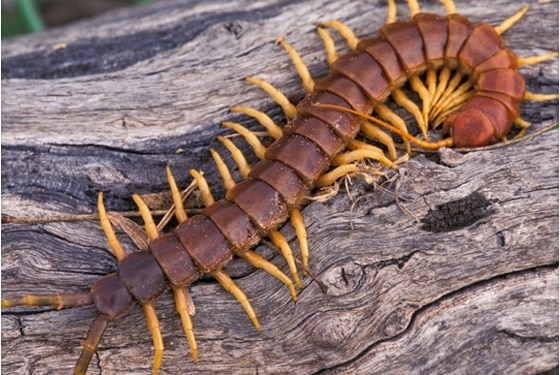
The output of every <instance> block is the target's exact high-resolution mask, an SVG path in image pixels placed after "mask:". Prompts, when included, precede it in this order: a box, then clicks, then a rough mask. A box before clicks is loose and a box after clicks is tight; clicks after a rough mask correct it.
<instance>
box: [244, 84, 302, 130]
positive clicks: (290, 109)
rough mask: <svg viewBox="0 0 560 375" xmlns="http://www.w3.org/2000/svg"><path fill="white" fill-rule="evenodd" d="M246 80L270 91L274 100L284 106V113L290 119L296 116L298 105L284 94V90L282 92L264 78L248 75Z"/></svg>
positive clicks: (267, 91)
mask: <svg viewBox="0 0 560 375" xmlns="http://www.w3.org/2000/svg"><path fill="white" fill-rule="evenodd" d="M246 80H247V82H250V83H252V84H255V85H257V86H259V87H260V88H261V89H263V90H264V91H266V93H268V94H269V95H270V96H271V97H272V99H274V101H275V102H276V103H277V104H278V105H279V106H280V107H282V110H283V111H284V114H285V116H286V118H287V119H288V120H292V119H294V118H295V117H296V115H297V110H296V106H295V105H293V104H292V103H290V101H289V100H288V98H287V97H286V95H284V94H282V92H280V90H278V89H277V88H276V87H274V86H272V85H271V84H270V83H268V82H266V81H263V80H262V79H257V78H253V77H247V78H246Z"/></svg>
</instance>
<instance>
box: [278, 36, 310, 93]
mask: <svg viewBox="0 0 560 375" xmlns="http://www.w3.org/2000/svg"><path fill="white" fill-rule="evenodd" d="M276 43H278V44H280V46H282V48H284V50H286V52H288V55H290V59H292V62H293V63H294V66H295V68H296V71H297V73H298V75H299V77H300V78H301V82H302V84H303V89H304V90H305V92H307V93H308V94H309V93H310V92H312V91H313V87H314V86H315V81H314V80H313V78H312V77H311V74H310V73H309V69H308V68H307V65H305V63H304V62H303V60H302V59H301V56H300V55H299V54H298V53H297V51H296V50H295V49H294V47H292V46H291V45H290V44H289V43H288V42H286V40H285V38H284V37H283V36H281V37H280V38H278V39H277V40H276Z"/></svg>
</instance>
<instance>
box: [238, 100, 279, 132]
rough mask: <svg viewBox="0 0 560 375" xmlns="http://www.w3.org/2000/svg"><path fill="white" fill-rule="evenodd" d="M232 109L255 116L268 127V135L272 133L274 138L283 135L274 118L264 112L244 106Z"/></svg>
mask: <svg viewBox="0 0 560 375" xmlns="http://www.w3.org/2000/svg"><path fill="white" fill-rule="evenodd" d="M230 111H232V112H237V113H244V114H246V115H247V116H250V117H253V118H254V119H256V120H257V121H258V122H259V123H260V124H261V125H262V126H264V127H265V128H266V131H267V132H268V135H270V136H271V137H272V138H274V139H278V138H280V137H281V136H282V128H281V127H280V126H279V125H277V124H276V123H275V122H274V121H272V119H271V118H270V117H269V116H268V115H267V114H266V113H264V112H261V111H258V110H256V109H254V108H250V107H243V106H236V107H232V108H231V110H230Z"/></svg>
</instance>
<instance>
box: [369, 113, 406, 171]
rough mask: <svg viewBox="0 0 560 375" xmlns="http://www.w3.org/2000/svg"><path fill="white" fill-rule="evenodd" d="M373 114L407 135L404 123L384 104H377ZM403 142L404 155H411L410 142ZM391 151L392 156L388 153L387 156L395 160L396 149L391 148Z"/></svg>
mask: <svg viewBox="0 0 560 375" xmlns="http://www.w3.org/2000/svg"><path fill="white" fill-rule="evenodd" d="M375 113H377V114H378V115H379V117H381V118H382V119H384V120H385V121H388V122H389V123H391V124H393V125H394V126H395V127H397V128H399V129H401V130H402V131H404V132H407V133H408V129H407V127H406V123H405V122H404V120H403V119H402V118H400V117H399V115H397V114H396V113H395V112H393V111H392V110H391V109H390V108H389V107H387V106H386V105H385V104H378V105H377V106H376V107H375ZM403 142H404V145H405V147H406V153H407V154H409V155H410V154H411V153H412V151H411V149H410V142H408V141H407V140H403ZM389 150H390V149H389ZM393 150H394V151H393V153H394V155H391V153H389V155H390V157H391V158H392V159H393V160H395V159H396V157H397V155H396V149H395V148H394V146H393Z"/></svg>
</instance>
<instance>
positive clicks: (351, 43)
mask: <svg viewBox="0 0 560 375" xmlns="http://www.w3.org/2000/svg"><path fill="white" fill-rule="evenodd" d="M319 26H321V27H330V28H333V29H335V30H336V31H338V32H339V33H340V35H341V36H342V37H343V38H344V39H345V40H346V44H348V48H350V49H351V50H352V51H354V50H355V49H356V46H357V45H358V43H359V42H360V39H358V38H357V37H356V35H355V34H354V32H353V31H352V29H351V28H350V27H348V26H347V25H346V24H344V23H342V22H340V21H336V20H331V21H327V22H322V23H320V25H319ZM323 40H324V39H323Z"/></svg>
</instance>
